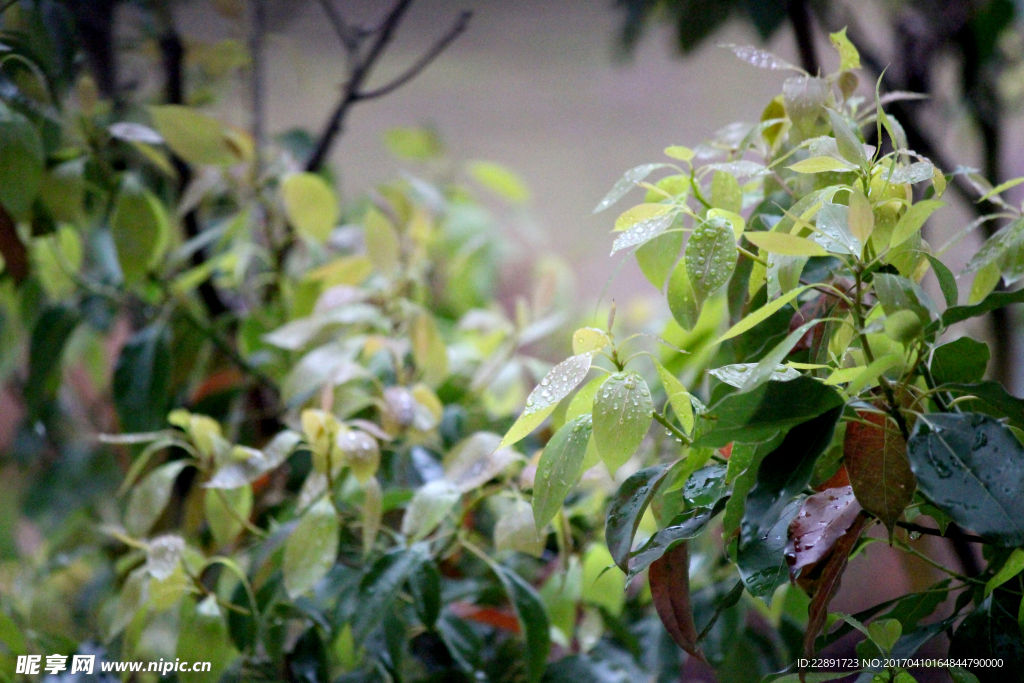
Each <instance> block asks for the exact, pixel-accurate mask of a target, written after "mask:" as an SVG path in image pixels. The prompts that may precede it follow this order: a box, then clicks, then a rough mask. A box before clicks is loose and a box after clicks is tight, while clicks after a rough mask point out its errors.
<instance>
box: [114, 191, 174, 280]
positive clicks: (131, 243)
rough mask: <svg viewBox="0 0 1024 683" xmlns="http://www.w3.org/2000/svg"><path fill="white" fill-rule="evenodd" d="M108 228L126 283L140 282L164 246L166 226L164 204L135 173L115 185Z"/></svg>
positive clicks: (162, 251) (158, 259)
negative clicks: (143, 184) (112, 208)
mask: <svg viewBox="0 0 1024 683" xmlns="http://www.w3.org/2000/svg"><path fill="white" fill-rule="evenodd" d="M110 232H111V234H112V235H113V237H114V245H115V246H116V247H117V260H118V263H120V265H121V273H122V275H123V276H124V280H125V283H127V284H129V285H132V284H137V283H139V282H140V281H141V280H142V279H143V278H144V277H145V276H146V274H147V273H148V272H150V271H151V270H153V269H154V268H155V267H156V266H157V265H158V263H159V262H160V259H161V258H162V257H163V254H164V251H166V249H167V240H168V235H169V227H168V220H167V212H166V210H165V209H164V206H163V204H161V203H160V200H159V199H157V197H156V195H154V194H153V193H152V192H150V191H149V190H147V189H145V188H144V187H143V186H142V184H141V182H140V181H139V180H138V179H137V178H136V177H135V176H134V175H127V176H125V178H124V180H123V181H122V182H121V185H120V186H119V187H118V191H117V200H116V202H115V203H114V213H113V214H112V215H111V217H110Z"/></svg>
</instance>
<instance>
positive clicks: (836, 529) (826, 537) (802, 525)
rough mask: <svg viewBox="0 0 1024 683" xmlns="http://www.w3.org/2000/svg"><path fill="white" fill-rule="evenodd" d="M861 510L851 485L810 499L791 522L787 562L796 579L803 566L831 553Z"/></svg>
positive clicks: (818, 494) (814, 562) (827, 491)
mask: <svg viewBox="0 0 1024 683" xmlns="http://www.w3.org/2000/svg"><path fill="white" fill-rule="evenodd" d="M860 511H861V507H860V503H858V502H857V499H856V498H854V496H853V489H851V488H850V487H849V486H843V487H839V488H830V489H825V490H824V491H822V492H820V493H815V494H814V495H813V496H810V497H809V498H807V500H805V501H804V502H803V505H802V506H801V507H800V512H799V513H798V514H797V516H796V517H795V518H794V519H793V521H792V522H790V524H789V543H788V545H787V546H786V562H787V563H789V573H790V576H792V577H793V579H794V580H795V579H796V577H797V576H798V575H799V573H800V570H801V569H803V568H804V567H806V566H808V565H812V564H816V563H817V562H819V561H820V560H822V559H823V558H824V557H825V556H826V555H828V554H829V552H831V550H832V546H833V545H835V542H836V541H837V540H839V538H840V537H841V536H842V535H843V534H845V533H846V532H847V530H848V529H849V528H850V527H851V526H852V525H853V523H854V521H855V520H856V519H857V515H859V514H860Z"/></svg>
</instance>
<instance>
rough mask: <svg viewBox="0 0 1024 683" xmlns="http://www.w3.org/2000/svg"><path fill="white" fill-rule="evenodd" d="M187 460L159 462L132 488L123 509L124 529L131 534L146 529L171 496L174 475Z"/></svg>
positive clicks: (179, 471) (175, 475)
mask: <svg viewBox="0 0 1024 683" xmlns="http://www.w3.org/2000/svg"><path fill="white" fill-rule="evenodd" d="M190 464H191V463H190V462H189V461H188V460H175V461H174V462H169V463H167V464H166V465H161V466H160V467H158V468H156V469H155V470H153V471H152V472H150V473H149V474H147V475H146V476H145V477H143V479H142V480H141V481H140V482H139V483H138V485H137V486H135V488H133V489H132V493H131V497H130V498H129V499H128V507H127V509H125V513H124V526H125V528H126V529H127V530H128V533H130V534H131V535H132V536H134V537H135V538H142V537H144V536H146V534H148V533H149V530H150V529H152V528H153V525H154V524H156V520H158V519H159V518H160V515H162V514H163V513H164V508H166V507H167V503H168V501H170V499H171V492H172V490H173V487H174V481H175V479H177V478H178V475H179V474H181V471H182V470H183V469H185V468H186V467H188V466H189V465H190Z"/></svg>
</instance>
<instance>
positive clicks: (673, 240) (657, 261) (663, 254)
mask: <svg viewBox="0 0 1024 683" xmlns="http://www.w3.org/2000/svg"><path fill="white" fill-rule="evenodd" d="M683 236H684V235H683V232H682V231H681V230H676V231H673V232H663V233H662V234H660V235H658V236H657V237H654V238H653V239H651V240H650V241H648V242H646V243H644V245H643V246H641V247H640V248H639V249H637V250H636V262H637V264H638V265H639V266H640V270H641V272H643V274H644V277H646V278H647V280H648V282H650V283H651V284H652V285H654V286H655V287H657V288H658V289H659V290H661V289H662V288H663V287H664V286H665V280H667V279H668V276H669V274H670V273H671V272H672V266H674V265H675V264H676V260H677V259H678V258H679V250H680V249H682V248H683Z"/></svg>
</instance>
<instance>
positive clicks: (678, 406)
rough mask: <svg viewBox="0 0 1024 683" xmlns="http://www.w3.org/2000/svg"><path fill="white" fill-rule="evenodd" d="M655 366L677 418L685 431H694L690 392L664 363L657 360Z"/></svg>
mask: <svg viewBox="0 0 1024 683" xmlns="http://www.w3.org/2000/svg"><path fill="white" fill-rule="evenodd" d="M654 368H655V370H657V371H658V379H660V380H661V386H662V387H664V389H665V395H666V397H667V398H668V402H669V404H670V405H671V406H672V412H674V413H675V414H676V419H677V420H679V424H681V425H682V426H683V431H684V432H686V433H687V434H689V433H690V432H692V431H693V403H692V402H691V401H690V393H689V392H688V391H686V387H684V386H683V384H682V382H680V381H679V380H678V379H676V376H675V375H673V374H672V373H671V372H669V371H668V368H666V367H665V366H664V365H662V364H661V363H659V362H657V361H655V363H654Z"/></svg>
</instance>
